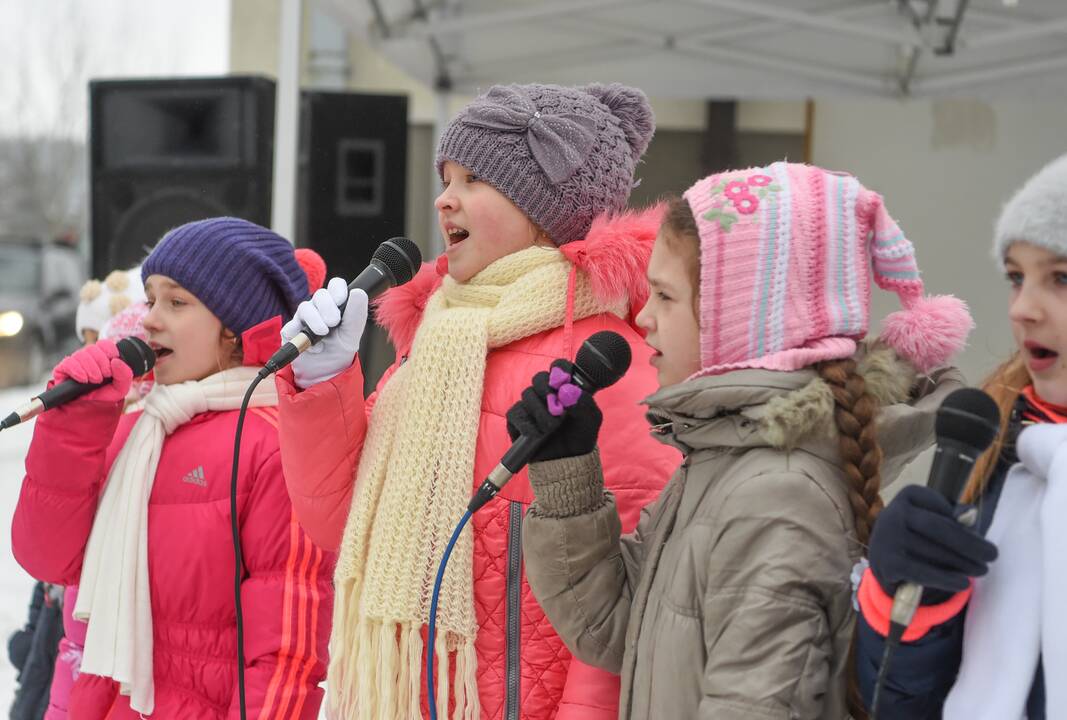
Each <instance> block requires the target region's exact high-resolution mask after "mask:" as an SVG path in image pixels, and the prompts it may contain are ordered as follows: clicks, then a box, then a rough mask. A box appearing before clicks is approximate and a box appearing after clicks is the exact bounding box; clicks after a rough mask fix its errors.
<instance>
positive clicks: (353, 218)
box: [296, 92, 408, 280]
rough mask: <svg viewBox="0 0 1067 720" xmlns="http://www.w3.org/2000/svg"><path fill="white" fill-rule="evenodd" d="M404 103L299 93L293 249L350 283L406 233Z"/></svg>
mask: <svg viewBox="0 0 1067 720" xmlns="http://www.w3.org/2000/svg"><path fill="white" fill-rule="evenodd" d="M407 145H408V101H407V97H406V96H402V95H365V94H360V93H347V92H304V93H302V94H301V118H300V155H299V165H298V187H297V218H296V226H297V231H296V245H297V246H298V247H310V248H311V249H313V250H315V251H316V252H318V253H319V254H320V255H322V257H323V259H324V260H325V261H326V268H327V270H328V273H329V276H330V277H334V276H340V277H344V278H347V279H349V280H351V279H352V278H354V277H355V276H356V275H358V274H359V272H360V271H361V270H362V269H363V268H364V267H366V266H367V263H368V262H370V258H371V254H372V253H373V252H374V249H375V248H377V247H378V245H379V244H380V243H381V242H382V241H384V240H388V239H389V238H391V237H394V236H397V235H403V234H404V212H405V205H406V203H405V200H406V195H407Z"/></svg>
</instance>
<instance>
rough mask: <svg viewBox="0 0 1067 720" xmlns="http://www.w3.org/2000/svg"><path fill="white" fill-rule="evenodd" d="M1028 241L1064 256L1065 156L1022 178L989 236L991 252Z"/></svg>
mask: <svg viewBox="0 0 1067 720" xmlns="http://www.w3.org/2000/svg"><path fill="white" fill-rule="evenodd" d="M1020 241H1023V242H1028V243H1030V244H1032V245H1037V246H1038V247H1043V248H1045V249H1046V250H1049V251H1051V252H1054V253H1056V254H1057V255H1062V256H1064V257H1067V155H1061V156H1060V157H1058V158H1056V159H1055V160H1053V161H1052V162H1050V163H1049V164H1048V165H1046V166H1045V167H1044V168H1042V169H1041V171H1040V172H1038V173H1037V174H1036V175H1034V176H1033V177H1031V178H1030V179H1029V180H1027V181H1026V184H1025V185H1023V186H1022V188H1020V189H1019V191H1018V192H1016V193H1015V195H1014V196H1013V197H1012V199H1011V200H1009V201H1008V203H1007V204H1006V205H1005V206H1004V210H1003V211H1001V213H1000V218H999V219H998V220H997V229H996V232H995V234H994V236H993V255H994V258H995V259H996V261H997V263H999V264H1000V265H1001V266H1003V265H1004V255H1005V254H1006V253H1007V252H1008V248H1009V247H1010V246H1011V244H1012V243H1015V242H1020Z"/></svg>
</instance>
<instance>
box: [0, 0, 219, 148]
mask: <svg viewBox="0 0 1067 720" xmlns="http://www.w3.org/2000/svg"><path fill="white" fill-rule="evenodd" d="M229 6H230V3H229V2H228V0H0V37H2V38H3V42H0V135H12V134H24V133H33V134H49V135H55V134H60V135H68V136H77V137H82V138H84V137H85V130H86V125H85V123H86V119H85V118H86V115H87V108H88V99H87V98H88V94H87V90H86V88H87V85H86V83H87V82H88V80H89V79H91V78H116V77H160V76H174V75H186V76H188V75H219V74H222V73H225V72H226V70H227V66H228V54H229V26H230V20H229Z"/></svg>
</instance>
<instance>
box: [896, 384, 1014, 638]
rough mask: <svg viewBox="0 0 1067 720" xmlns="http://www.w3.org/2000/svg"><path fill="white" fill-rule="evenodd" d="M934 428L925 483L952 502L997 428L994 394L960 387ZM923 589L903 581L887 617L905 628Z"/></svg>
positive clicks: (971, 516) (968, 518)
mask: <svg viewBox="0 0 1067 720" xmlns="http://www.w3.org/2000/svg"><path fill="white" fill-rule="evenodd" d="M934 432H935V434H936V436H937V450H936V452H935V454H934V462H933V465H931V467H930V475H929V478H928V480H927V483H926V484H927V487H929V488H931V489H932V490H936V491H937V492H938V493H940V494H941V495H942V496H943V497H944V498H945V499H946V500H948V501H949V502H950V503H952V504H953V505H955V504H956V503H958V502H959V500H960V495H961V494H962V493H963V489H964V487H965V486H966V484H967V479H968V478H969V477H970V476H971V471H972V470H973V469H974V464H975V462H976V461H977V460H978V457H979V456H980V455H981V454H982V453H983V452H985V451H986V448H988V447H989V446H990V445H991V444H992V443H993V440H994V439H995V438H996V436H997V433H998V432H1000V410H999V409H997V404H996V402H994V401H993V398H991V397H989V395H987V394H986V393H984V392H982V391H981V390H978V389H977V388H961V389H960V390H956V391H954V392H952V393H950V394H949V396H948V397H946V398H945V400H944V402H942V403H941V407H940V408H938V410H937V419H936V420H935V421H934ZM977 518H978V513H977V512H976V511H975V510H974V509H973V508H972V509H970V510H968V511H967V512H965V513H963V514H962V515H960V517H959V518H957V519H958V520H959V521H960V522H961V523H962V524H964V525H967V526H968V527H970V526H971V525H974V523H975V520H977ZM922 593H923V588H922V586H921V585H919V584H917V583H904V584H902V585H901V586H900V587H898V588H897V591H896V593H894V595H893V610H892V613H891V614H890V621H891V622H892V623H895V624H898V625H900V626H901V627H904V628H906V627H907V626H908V625H909V624H910V623H911V621H912V618H913V617H915V611H916V610H917V609H918V607H919V601H920V600H921V599H922Z"/></svg>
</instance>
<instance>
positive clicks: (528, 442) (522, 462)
mask: <svg viewBox="0 0 1067 720" xmlns="http://www.w3.org/2000/svg"><path fill="white" fill-rule="evenodd" d="M631 360H632V355H631V352H630V344H629V343H627V342H626V340H624V339H623V337H622V335H619V334H618V333H616V332H612V331H611V330H602V331H600V332H598V333H595V334H594V335H592V336H590V337H589V339H588V340H586V341H585V342H584V343H582V346H581V347H580V348H579V349H578V355H577V357H575V359H574V371H573V372H572V373H571V382H573V383H574V384H575V385H577V386H578V387H580V388H581V389H582V390H583V391H584V392H588V393H595V392H596V391H597V390H602V389H604V388H606V387H608V386H609V385H614V384H615V383H616V382H618V380H619V378H621V377H622V376H623V375H625V374H626V371H627V370H629V369H630V361H631ZM546 437H547V436H545V437H540V438H532V437H529V436H528V435H520V436H519V437H517V438H516V439H515V442H513V443H512V444H511V447H510V448H508V451H507V452H506V453H504V457H502V458H501V459H500V464H499V465H497V466H496V467H495V468H494V469H493V471H492V472H491V473H489V477H487V478H486V479H485V481H484V482H483V483H482V484H481V486H480V487H479V488H478V491H477V492H476V493H475V494H474V497H472V498H471V501H470V503H469V504H468V505H467V510H469V511H470V512H471V513H474V512H476V511H478V510H479V509H480V508H481V507H482V506H483V505H485V504H486V503H487V502H489V501H490V500H492V499H493V497H495V496H496V494H497V493H498V492H500V489H501V488H502V487H504V485H506V484H507V482H508V481H509V480H511V477H512V476H513V475H514V474H515V473H517V472H519V471H520V470H522V469H523V467H525V466H526V463H528V462H530V458H531V457H533V454H534V453H535V452H537V449H538V448H539V447H541V444H542V443H543V442H544V441H545V439H546Z"/></svg>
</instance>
